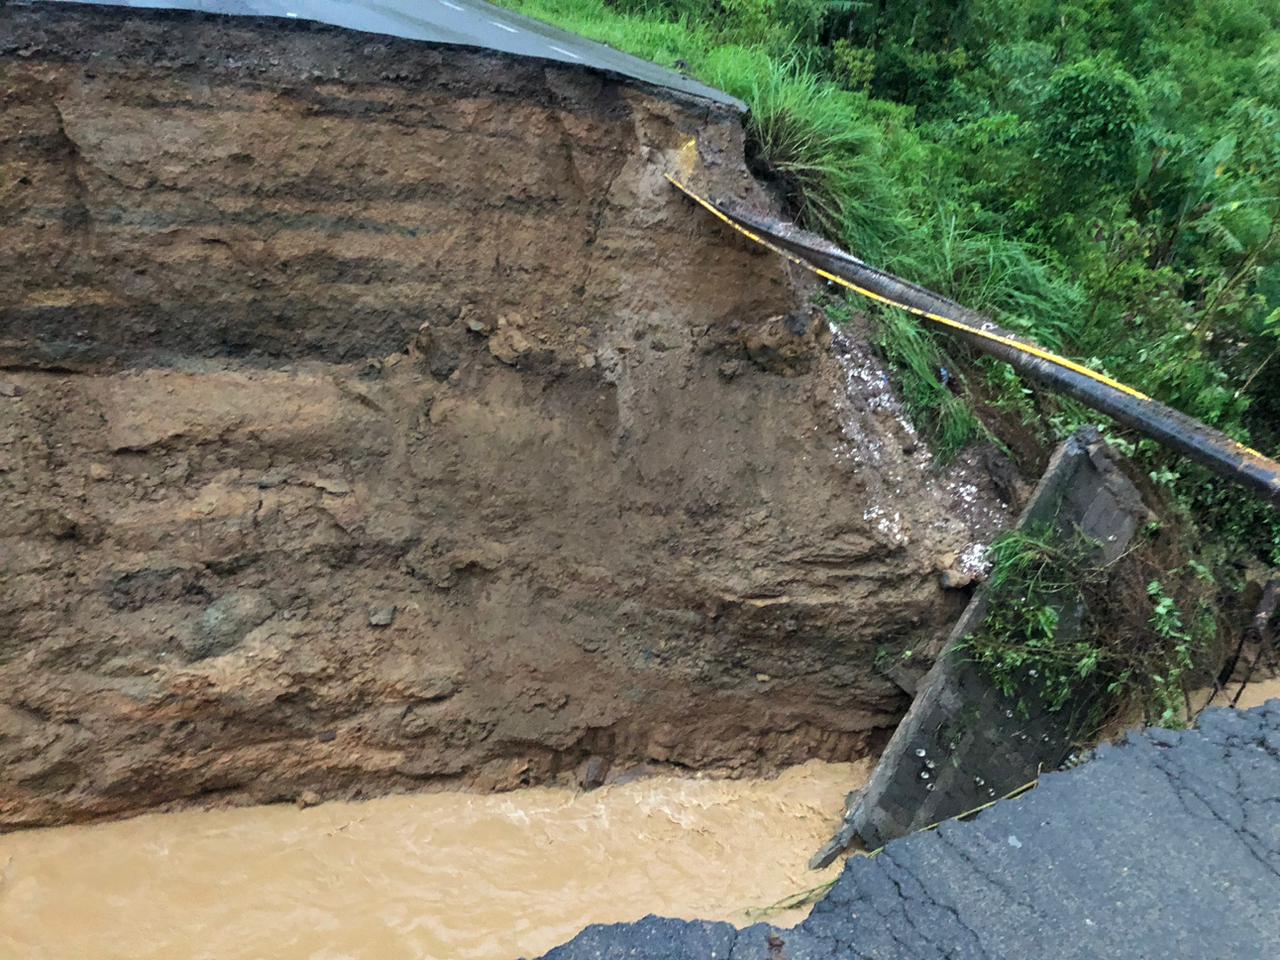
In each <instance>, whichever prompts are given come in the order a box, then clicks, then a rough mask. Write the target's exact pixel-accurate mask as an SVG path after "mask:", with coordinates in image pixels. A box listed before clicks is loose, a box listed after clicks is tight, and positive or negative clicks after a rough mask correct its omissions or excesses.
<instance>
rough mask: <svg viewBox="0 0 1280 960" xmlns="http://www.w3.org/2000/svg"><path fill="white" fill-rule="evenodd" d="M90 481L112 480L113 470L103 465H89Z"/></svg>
mask: <svg viewBox="0 0 1280 960" xmlns="http://www.w3.org/2000/svg"><path fill="white" fill-rule="evenodd" d="M89 479H90V480H110V479H111V468H110V467H108V466H105V465H104V464H101V463H91V464H89Z"/></svg>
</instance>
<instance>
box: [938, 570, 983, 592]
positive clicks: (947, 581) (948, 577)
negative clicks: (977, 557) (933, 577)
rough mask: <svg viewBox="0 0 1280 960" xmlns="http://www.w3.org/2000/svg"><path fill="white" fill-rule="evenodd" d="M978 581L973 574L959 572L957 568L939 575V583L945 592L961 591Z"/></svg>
mask: <svg viewBox="0 0 1280 960" xmlns="http://www.w3.org/2000/svg"><path fill="white" fill-rule="evenodd" d="M976 579H977V578H976V577H975V576H974V575H973V574H972V573H968V572H966V571H964V570H957V569H956V568H955V567H951V568H949V569H947V570H943V571H942V572H941V573H939V574H938V583H939V584H940V585H941V586H942V589H943V590H960V589H962V588H964V587H967V586H969V584H971V583H973V581H974V580H976Z"/></svg>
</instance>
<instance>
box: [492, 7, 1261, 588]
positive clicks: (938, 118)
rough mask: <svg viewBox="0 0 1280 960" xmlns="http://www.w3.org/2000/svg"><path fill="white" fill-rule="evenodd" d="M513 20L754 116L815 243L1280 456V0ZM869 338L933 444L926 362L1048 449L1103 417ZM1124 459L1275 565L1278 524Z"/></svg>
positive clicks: (1221, 490) (976, 366) (904, 328)
mask: <svg viewBox="0 0 1280 960" xmlns="http://www.w3.org/2000/svg"><path fill="white" fill-rule="evenodd" d="M505 2H507V3H508V4H509V5H510V6H512V7H514V8H516V9H518V10H520V11H522V12H524V13H526V14H529V15H531V16H534V17H538V18H540V19H543V20H547V21H550V22H552V23H555V24H558V25H560V26H563V27H566V28H567V29H570V30H573V31H575V32H578V33H581V34H584V35H586V36H589V37H592V38H594V39H597V40H602V41H604V42H606V43H609V44H612V45H613V46H616V47H618V48H621V49H623V50H626V51H629V52H631V53H634V54H637V55H639V56H642V57H646V58H648V59H651V60H655V61H657V62H659V63H663V64H665V65H668V66H674V67H677V68H678V69H681V70H683V71H685V72H687V73H689V74H691V75H693V76H696V77H698V78H699V79H701V80H703V81H705V82H707V83H710V84H713V85H715V86H718V87H720V88H722V89H724V90H726V91H728V92H729V93H731V94H734V95H735V96H738V97H740V98H741V99H743V100H745V101H746V102H747V103H748V104H749V105H750V108H751V115H750V120H749V134H750V137H751V152H752V156H751V157H750V160H751V162H752V163H753V165H754V166H755V168H756V169H757V170H758V171H759V172H761V174H762V175H765V176H769V177H772V178H773V179H774V180H775V182H776V183H777V184H778V185H779V186H780V188H781V189H782V191H783V193H784V194H785V196H786V197H787V198H788V200H789V202H790V204H791V206H792V213H793V214H794V215H795V216H797V217H798V218H799V219H800V220H802V221H803V222H804V223H805V224H806V225H808V226H810V227H812V228H815V229H818V230H821V231H822V232H824V233H826V234H827V235H828V236H830V237H831V238H832V239H834V240H837V241H838V242H840V243H841V244H842V245H844V246H846V247H847V248H849V249H850V250H852V251H853V252H855V253H857V254H859V255H860V256H862V257H864V258H866V259H867V260H869V261H871V262H873V263H876V264H879V265H883V266H885V267H887V268H889V269H891V270H893V271H895V272H896V273H899V274H901V275H902V276H904V277H907V278H909V279H912V280H915V281H917V282H920V283H923V284H926V285H928V286H931V287H933V288H935V289H937V290H939V291H940V292H942V293H945V294H946V295H948V296H950V297H953V298H954V299H956V300H958V301H960V302H962V303H965V304H967V305H969V306H971V307H973V308H975V309H979V310H984V311H989V312H991V313H993V314H995V315H996V317H997V319H999V320H1000V322H1001V323H1003V324H1005V325H1006V326H1008V327H1010V328H1012V329H1015V330H1018V331H1021V332H1023V333H1025V334H1027V335H1029V336H1031V337H1033V338H1034V339H1036V340H1037V341H1039V342H1041V343H1043V344H1045V345H1046V346H1049V347H1052V348H1054V349H1059V350H1063V351H1065V352H1068V353H1070V354H1072V355H1074V356H1077V357H1079V358H1081V359H1083V360H1085V361H1087V362H1090V363H1092V364H1093V365H1095V366H1097V367H1099V368H1101V369H1103V370H1105V371H1106V372H1108V373H1110V374H1112V375H1114V376H1117V377H1119V378H1120V379H1122V380H1125V381H1127V382H1131V383H1133V384H1134V385H1135V386H1139V387H1141V388H1142V389H1144V390H1146V391H1147V392H1149V393H1152V394H1153V395H1155V396H1158V397H1159V398H1160V399H1162V400H1164V401H1166V402H1168V403H1170V404H1172V405H1173V406H1175V407H1178V408H1179V409H1182V410H1184V411H1186V412H1187V413H1189V414H1191V415H1193V416H1195V417H1198V418H1200V419H1201V420H1204V421H1206V422H1207V423H1210V424H1212V425H1214V426H1217V427H1218V428H1220V429H1222V430H1224V431H1226V432H1228V433H1230V434H1232V435H1233V436H1236V437H1238V438H1240V439H1242V440H1246V441H1248V442H1250V443H1251V444H1252V445H1253V446H1255V447H1258V448H1259V449H1262V450H1264V451H1268V452H1273V453H1274V452H1276V451H1277V450H1278V449H1280V0H1124V2H1121V0H921V2H918V3H902V2H899V3H891V2H886V0H875V2H871V0H610V2H606V0H505ZM859 306H860V307H861V305H859ZM872 312H873V315H875V314H876V313H877V311H872ZM880 319H881V322H882V326H881V328H880V329H881V334H880V340H881V343H882V346H884V347H885V349H886V352H887V353H888V355H889V356H890V358H891V359H892V360H893V361H894V362H895V363H896V364H898V365H899V367H900V369H903V370H904V371H905V377H906V379H907V381H908V386H907V389H906V398H907V401H908V403H909V404H910V405H911V406H912V407H913V408H914V409H915V411H916V413H917V415H918V419H919V421H920V422H921V423H922V424H934V423H937V424H940V426H939V428H938V429H939V430H941V431H942V444H941V445H942V447H943V448H948V449H949V448H954V447H955V445H956V444H957V443H963V442H964V441H965V440H967V439H970V438H972V437H974V436H976V435H977V434H978V433H979V432H980V431H979V430H978V429H977V428H976V426H975V425H974V423H973V422H972V418H971V416H970V417H969V421H970V422H968V423H966V422H965V418H966V416H967V415H965V414H958V413H955V411H954V408H953V406H952V404H951V403H950V401H949V399H947V398H946V397H944V396H943V394H948V391H947V390H946V388H945V387H943V386H942V385H941V384H939V383H938V382H937V373H936V371H937V368H938V367H940V366H946V367H947V368H948V369H949V370H952V371H953V372H954V373H955V376H956V383H958V384H959V385H960V386H961V389H962V392H968V393H970V394H973V395H975V396H977V397H978V398H980V399H981V400H982V401H983V403H984V406H986V407H991V408H995V409H997V410H1000V411H1003V412H1004V414H1005V415H1013V416H1016V417H1017V418H1019V419H1020V420H1022V421H1023V422H1024V423H1025V424H1027V425H1034V426H1036V427H1037V429H1042V431H1043V432H1042V439H1043V440H1044V441H1045V442H1049V441H1052V440H1053V439H1055V436H1057V435H1061V434H1062V433H1063V432H1065V431H1067V430H1070V429H1072V428H1073V427H1075V426H1076V425H1078V424H1079V423H1080V422H1082V420H1085V419H1092V418H1093V415H1091V414H1089V415H1086V413H1085V412H1084V411H1082V410H1080V408H1078V407H1075V406H1074V405H1072V404H1069V403H1063V402H1060V401H1058V400H1055V399H1053V398H1048V397H1044V396H1042V395H1034V394H1032V393H1031V392H1030V391H1028V390H1027V389H1026V388H1025V387H1024V386H1023V385H1022V384H1020V383H1019V382H1018V380H1017V378H1016V377H1013V376H1011V375H1010V374H1009V373H1008V372H1007V371H1005V370H1003V369H1000V368H999V365H998V364H995V363H994V362H991V361H986V360H977V359H975V358H972V357H968V356H965V355H964V353H963V351H961V350H960V349H959V348H958V347H956V346H955V345H953V344H949V343H946V342H944V341H942V340H938V341H937V342H934V336H933V334H932V333H930V332H928V331H919V330H915V329H912V328H910V327H909V326H908V323H909V321H907V320H905V319H903V318H890V317H881V318H880ZM948 396H949V394H948ZM939 410H941V411H943V412H944V414H945V416H944V417H943V418H941V419H940V420H939V419H938V418H937V417H935V416H934V414H936V413H937V412H938V411H939ZM1131 446H1132V449H1133V452H1134V454H1135V455H1136V456H1137V457H1138V459H1139V460H1140V462H1142V463H1143V464H1144V466H1145V468H1146V469H1147V470H1148V471H1149V472H1150V473H1151V475H1152V477H1153V479H1155V480H1156V481H1157V482H1159V483H1161V484H1163V485H1166V486H1167V487H1168V488H1169V489H1170V490H1171V491H1172V492H1173V493H1174V494H1175V495H1176V497H1177V499H1178V500H1179V501H1180V502H1181V503H1182V504H1183V505H1184V506H1185V507H1186V508H1187V510H1188V512H1189V513H1192V514H1194V515H1196V516H1197V517H1199V518H1202V520H1203V521H1205V522H1207V524H1208V525H1209V526H1210V527H1212V528H1214V529H1216V530H1217V531H1218V532H1219V534H1220V535H1221V537H1222V538H1223V539H1224V540H1227V541H1229V542H1232V543H1234V544H1236V545H1238V546H1240V547H1242V548H1243V549H1245V550H1247V551H1248V552H1250V553H1252V554H1253V555H1254V556H1255V557H1257V558H1259V559H1262V560H1264V561H1265V562H1270V563H1280V519H1277V516H1276V513H1275V511H1273V510H1271V509H1270V508H1268V507H1266V506H1264V505H1262V504H1260V503H1257V502H1255V501H1253V500H1251V499H1250V498H1248V497H1247V496H1245V495H1243V494H1240V493H1239V492H1237V491H1236V490H1234V489H1232V488H1231V487H1229V486H1228V485H1227V484H1226V483H1225V482H1223V481H1219V480H1216V479H1214V478H1211V477H1209V476H1208V475H1207V474H1206V473H1204V472H1203V471H1201V470H1199V469H1198V468H1194V467H1191V466H1189V465H1187V464H1186V463H1185V462H1183V461H1181V460H1179V459H1177V458H1176V457H1171V456H1169V455H1167V454H1166V453H1164V452H1163V451H1161V450H1159V449H1158V448H1157V447H1156V446H1155V445H1154V444H1151V443H1149V442H1135V443H1133V444H1131Z"/></svg>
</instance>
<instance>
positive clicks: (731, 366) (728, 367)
mask: <svg viewBox="0 0 1280 960" xmlns="http://www.w3.org/2000/svg"><path fill="white" fill-rule="evenodd" d="M716 372H717V373H719V374H720V379H721V380H732V379H733V378H734V377H736V376H737V375H738V374H739V373H741V372H742V364H741V363H740V362H739V361H737V360H726V361H725V362H724V363H722V364H720V366H719V367H717V368H716Z"/></svg>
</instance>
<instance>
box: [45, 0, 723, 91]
mask: <svg viewBox="0 0 1280 960" xmlns="http://www.w3.org/2000/svg"><path fill="white" fill-rule="evenodd" d="M48 2H60V3H65V2H74V3H81V2H83V3H96V4H98V5H100V6H112V7H135V8H138V9H143V10H194V11H199V12H202V13H214V14H227V15H232V16H256V17H280V18H284V19H293V20H312V21H315V22H317V23H327V24H330V25H331V26H335V27H346V28H348V29H351V30H361V31H364V32H366V33H382V34H387V35H388V36H393V37H404V38H406V39H408V40H423V41H426V42H430V43H444V44H454V45H457V46H467V47H483V48H485V49H487V50H496V51H498V52H500V53H512V54H516V55H518V56H522V57H536V58H538V59H541V60H554V61H557V62H559V63H567V64H570V65H572V66H580V67H591V68H593V69H596V70H604V71H607V72H609V73H617V74H621V75H622V76H624V77H631V78H632V79H635V80H640V81H643V82H644V83H650V84H653V85H654V86H659V87H667V88H669V89H671V90H677V91H679V92H681V93H687V94H692V95H694V96H697V97H704V98H706V99H708V100H714V101H716V102H717V103H724V104H728V105H730V106H732V107H734V108H736V109H738V110H745V109H746V105H745V104H744V103H743V102H742V101H741V100H737V99H735V98H734V97H731V96H729V95H728V94H727V93H724V92H723V91H720V90H717V89H715V88H714V87H708V86H706V85H705V84H702V83H698V82H697V81H696V80H693V79H690V78H689V77H686V76H685V75H684V74H682V73H677V72H676V71H674V70H668V69H666V68H665V67H660V66H658V65H657V64H656V63H650V62H649V61H648V60H641V59H640V58H639V57H633V56H631V55H630V54H626V53H621V52H619V51H617V50H614V49H613V48H612V47H608V46H605V45H604V44H603V43H595V42H593V41H591V40H587V39H585V38H583V37H580V36H578V35H577V34H573V33H569V32H568V31H565V30H560V29H558V28H556V27H553V26H550V25H548V24H545V23H540V22H539V21H537V20H533V19H531V18H529V17H524V16H521V15H520V14H518V13H512V12H511V11H510V10H504V9H502V8H501V7H495V6H494V5H493V4H490V3H485V2H484V0H48Z"/></svg>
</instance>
